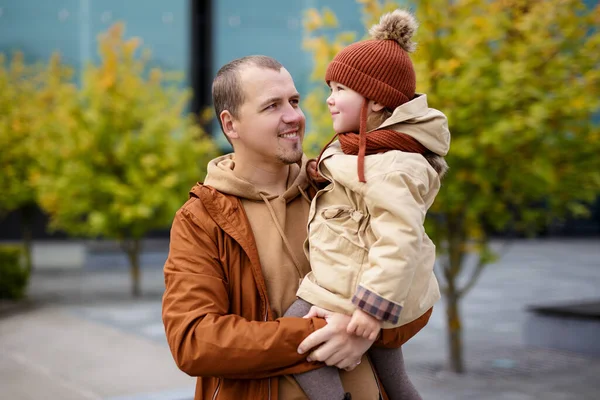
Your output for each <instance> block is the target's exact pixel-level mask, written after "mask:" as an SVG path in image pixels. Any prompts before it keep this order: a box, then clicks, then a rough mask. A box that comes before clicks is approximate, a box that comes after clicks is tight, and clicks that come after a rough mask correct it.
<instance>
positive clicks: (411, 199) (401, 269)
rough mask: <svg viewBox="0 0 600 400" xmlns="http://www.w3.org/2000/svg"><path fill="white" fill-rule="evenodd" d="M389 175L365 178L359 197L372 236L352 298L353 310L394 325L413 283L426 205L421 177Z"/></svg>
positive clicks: (420, 249)
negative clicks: (365, 265) (355, 309)
mask: <svg viewBox="0 0 600 400" xmlns="http://www.w3.org/2000/svg"><path fill="white" fill-rule="evenodd" d="M413 172H414V173H415V174H417V173H418V172H416V171H411V172H406V171H393V172H390V173H387V174H382V175H379V176H375V177H372V178H370V179H369V181H368V182H367V184H366V185H365V186H364V188H363V191H362V193H361V194H362V196H363V199H364V201H365V204H366V206H367V208H368V210H369V214H370V228H371V230H372V232H373V233H374V235H375V237H376V238H377V239H376V240H375V242H374V243H373V245H372V246H371V247H370V249H369V254H368V263H369V268H367V269H365V271H364V273H363V274H362V275H361V278H360V281H359V282H358V287H357V289H356V292H355V294H354V296H353V298H352V302H353V303H354V305H355V306H356V307H357V308H360V309H361V310H362V311H364V312H366V313H368V314H370V315H372V316H374V317H375V318H377V319H379V320H382V321H384V322H390V323H392V324H397V323H398V321H399V319H400V313H401V311H402V308H403V306H404V302H405V300H406V297H407V296H408V292H409V290H410V288H411V287H412V285H413V277H414V275H415V271H416V269H417V260H418V258H419V257H420V255H421V253H422V243H423V238H424V236H423V234H424V229H423V223H424V220H425V215H426V211H427V204H425V203H426V202H425V200H424V198H423V197H422V196H423V194H424V193H426V192H427V191H428V185H427V182H428V181H427V175H426V174H424V176H422V177H421V176H420V175H416V176H414V175H413Z"/></svg>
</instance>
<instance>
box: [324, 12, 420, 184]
mask: <svg viewBox="0 0 600 400" xmlns="http://www.w3.org/2000/svg"><path fill="white" fill-rule="evenodd" d="M417 27H418V24H417V21H416V20H415V17H414V16H413V15H412V14H411V13H409V12H408V11H404V10H395V11H393V12H391V13H388V14H385V15H383V16H382V17H381V19H380V20H379V24H376V25H373V27H372V28H371V29H370V30H369V34H370V35H371V37H372V39H370V40H363V41H361V42H357V43H354V44H351V45H350V46H348V47H346V48H344V49H343V50H342V51H340V52H339V53H338V54H337V55H336V56H335V57H334V58H333V61H331V63H329V65H328V66H327V71H326V72H325V81H327V84H329V82H331V81H334V82H338V83H341V84H342V85H344V86H347V87H349V88H350V89H352V90H354V91H355V92H358V93H359V94H361V95H362V96H363V97H365V98H366V99H367V100H365V102H364V104H363V106H362V110H361V113H360V130H359V150H358V178H359V181H360V182H366V180H365V174H364V160H365V153H366V148H367V133H366V125H367V115H368V100H375V101H376V102H378V103H380V104H383V105H384V106H385V107H387V108H388V109H390V110H392V111H393V110H394V109H395V108H396V107H398V106H399V105H402V104H404V103H406V102H408V101H410V100H412V99H413V97H414V96H415V86H416V78H415V70H414V68H413V64H412V61H411V60H410V57H409V56H408V53H409V52H412V51H414V48H415V44H414V42H413V41H412V36H413V34H414V33H415V31H416V30H417Z"/></svg>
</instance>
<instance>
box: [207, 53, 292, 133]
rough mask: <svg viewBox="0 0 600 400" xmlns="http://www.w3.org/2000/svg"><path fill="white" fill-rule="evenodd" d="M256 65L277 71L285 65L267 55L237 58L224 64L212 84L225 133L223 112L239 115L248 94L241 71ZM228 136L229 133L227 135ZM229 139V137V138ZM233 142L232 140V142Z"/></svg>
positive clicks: (216, 110)
mask: <svg viewBox="0 0 600 400" xmlns="http://www.w3.org/2000/svg"><path fill="white" fill-rule="evenodd" d="M248 66H255V67H258V68H266V69H272V70H275V71H279V70H281V68H283V65H281V63H280V62H279V61H277V60H275V59H274V58H271V57H267V56H260V55H255V56H246V57H242V58H238V59H235V60H233V61H230V62H228V63H227V64H225V65H223V66H222V67H221V69H219V72H217V76H215V79H214V80H213V84H212V98H213V103H214V105H215V113H216V114H217V119H218V120H219V125H220V126H221V130H222V131H223V133H224V132H225V131H224V130H223V123H222V122H221V117H220V115H221V113H222V112H223V111H225V110H227V111H229V112H230V113H231V115H233V116H234V117H237V116H238V113H239V111H240V107H241V106H242V104H244V101H246V96H245V95H246V94H245V93H244V88H243V87H242V83H241V81H240V71H241V70H242V68H244V67H248ZM225 137H226V138H227V135H225ZM227 141H229V138H227ZM230 143H231V142H230Z"/></svg>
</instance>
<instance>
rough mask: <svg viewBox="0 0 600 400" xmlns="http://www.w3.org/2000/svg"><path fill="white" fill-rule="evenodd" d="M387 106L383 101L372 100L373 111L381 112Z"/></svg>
mask: <svg viewBox="0 0 600 400" xmlns="http://www.w3.org/2000/svg"><path fill="white" fill-rule="evenodd" d="M384 108H385V106H384V105H383V104H381V103H378V102H376V101H374V100H373V101H371V111H373V112H379V111H381V110H383V109H384Z"/></svg>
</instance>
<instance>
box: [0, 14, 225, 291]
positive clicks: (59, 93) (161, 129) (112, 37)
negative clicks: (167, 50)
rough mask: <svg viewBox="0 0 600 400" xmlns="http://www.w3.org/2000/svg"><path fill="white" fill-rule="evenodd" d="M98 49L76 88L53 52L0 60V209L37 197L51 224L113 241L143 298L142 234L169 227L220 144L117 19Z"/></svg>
mask: <svg viewBox="0 0 600 400" xmlns="http://www.w3.org/2000/svg"><path fill="white" fill-rule="evenodd" d="M98 51H99V54H100V61H99V62H98V63H95V64H94V63H90V64H88V66H87V67H86V68H85V70H84V71H83V74H82V77H81V82H80V84H76V83H75V82H74V81H73V75H72V73H71V69H70V68H69V67H68V66H67V65H64V64H63V63H62V62H61V60H60V57H59V56H58V55H55V56H53V57H52V59H51V60H50V61H49V63H48V64H47V65H35V66H30V65H25V63H24V62H23V57H22V55H21V54H16V55H15V56H14V57H13V58H12V60H11V61H10V63H7V62H6V61H5V60H4V59H0V60H1V61H3V62H2V63H1V66H0V110H1V113H0V145H1V147H2V152H1V153H0V166H1V167H2V170H3V174H2V177H1V178H0V188H1V190H0V213H7V212H10V211H13V210H15V209H18V208H20V207H25V206H27V205H29V204H31V203H34V204H35V203H36V202H37V203H38V204H39V205H40V206H41V208H42V209H43V210H44V211H45V212H46V213H47V214H48V216H49V218H50V228H51V229H59V230H61V231H64V232H66V233H68V234H70V235H74V236H78V237H92V238H95V237H103V238H110V239H116V240H118V241H119V242H120V243H121V245H122V248H123V250H125V251H126V253H127V255H128V258H129V261H130V265H131V272H132V278H133V279H132V291H133V293H134V294H139V274H140V270H139V269H140V265H139V251H140V239H141V238H142V237H144V235H145V234H147V233H148V232H150V231H152V230H155V229H160V228H166V227H168V226H169V225H170V223H171V221H172V218H173V215H174V214H175V212H176V210H177V209H178V208H179V207H180V206H181V204H183V202H185V200H186V198H187V196H186V194H187V191H188V190H189V188H191V187H192V186H193V185H194V183H195V182H197V181H200V180H202V179H203V177H204V175H205V173H206V170H205V168H206V164H207V162H208V160H210V159H211V158H213V157H214V156H215V155H216V154H217V148H216V146H215V145H214V143H213V141H212V139H211V138H210V137H209V136H208V135H207V134H206V133H205V132H204V130H203V129H202V126H203V124H204V123H207V122H208V121H198V120H197V119H196V117H195V115H194V114H189V113H188V112H187V107H188V103H189V100H190V96H191V91H190V90H189V89H188V88H186V87H184V86H183V85H182V84H181V74H177V73H174V72H171V71H164V70H162V69H161V68H157V67H154V68H148V64H149V62H150V61H151V54H150V53H149V51H147V50H143V49H142V48H141V40H140V39H139V38H135V37H134V38H126V37H125V27H124V25H123V24H122V23H117V24H115V25H113V26H112V27H111V28H110V29H109V30H108V31H107V32H106V33H104V34H101V35H100V36H99V38H98Z"/></svg>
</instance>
